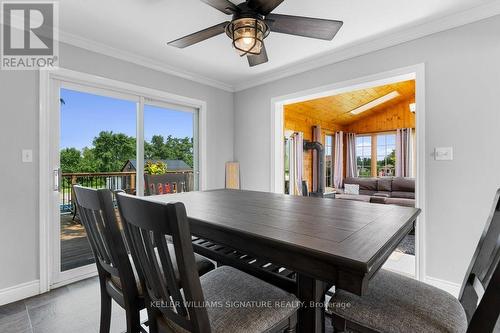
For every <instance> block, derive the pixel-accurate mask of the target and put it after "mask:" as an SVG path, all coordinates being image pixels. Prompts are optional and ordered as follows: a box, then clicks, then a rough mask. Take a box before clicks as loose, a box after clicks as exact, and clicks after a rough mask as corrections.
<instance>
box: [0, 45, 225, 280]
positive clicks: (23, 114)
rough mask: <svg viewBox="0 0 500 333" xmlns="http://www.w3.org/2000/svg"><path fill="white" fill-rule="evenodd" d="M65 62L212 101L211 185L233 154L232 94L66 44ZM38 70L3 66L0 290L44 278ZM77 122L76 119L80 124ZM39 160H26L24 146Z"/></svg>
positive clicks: (0, 97)
mask: <svg viewBox="0 0 500 333" xmlns="http://www.w3.org/2000/svg"><path fill="white" fill-rule="evenodd" d="M60 59H61V67H64V68H68V69H72V70H76V71H81V72H85V73H89V74H94V75H99V76H104V77H108V78H111V79H115V80H120V81H124V82H129V83H133V84H137V85H141V86H145V87H150V88H154V89H158V90H164V91H167V92H170V93H174V94H178V95H182V96H186V97H191V98H196V99H200V100H204V101H206V102H207V173H208V179H207V186H208V188H220V187H224V163H225V162H226V161H230V160H232V159H233V137H234V135H233V123H234V121H233V107H234V101H233V93H230V92H226V91H223V90H220V89H216V88H212V87H208V86H205V85H202V84H198V83H195V82H192V81H189V80H185V79H181V78H178V77H175V76H172V75H167V74H164V73H161V72H158V71H154V70H150V69H147V68H144V67H141V66H137V65H134V64H131V63H128V62H124V61H121V60H117V59H115V58H111V57H107V56H103V55H100V54H96V53H93V52H89V51H86V50H83V49H80V48H76V47H73V46H69V45H66V44H62V45H61V47H60ZM38 86H39V83H38V73H37V72H35V71H0V112H1V121H0V153H1V160H0V177H1V179H2V182H1V183H2V186H1V189H0V271H1V274H0V289H3V288H6V287H9V286H14V285H17V284H20V283H23V282H28V281H33V280H36V279H38V278H39V269H38V252H39V251H38V238H39V235H38V95H39V93H38ZM75 125H76V124H75ZM23 148H31V149H33V150H34V156H33V158H34V163H32V164H26V163H22V162H21V149H23Z"/></svg>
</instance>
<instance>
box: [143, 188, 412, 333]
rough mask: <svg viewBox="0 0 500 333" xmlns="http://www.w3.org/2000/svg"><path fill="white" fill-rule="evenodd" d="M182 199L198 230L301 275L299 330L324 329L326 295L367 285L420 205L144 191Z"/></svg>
mask: <svg viewBox="0 0 500 333" xmlns="http://www.w3.org/2000/svg"><path fill="white" fill-rule="evenodd" d="M146 199H147V200H151V201H155V202H164V203H168V202H182V203H183V204H184V205H185V207H186V211H187V215H188V220H189V223H190V228H191V233H192V234H193V235H194V236H197V237H200V238H203V239H207V240H210V241H212V242H214V243H217V244H223V245H226V246H229V247H231V248H234V249H236V250H238V251H241V252H242V253H246V254H249V255H251V256H255V257H256V258H264V259H266V260H268V261H270V262H272V263H273V264H275V265H277V267H284V268H286V269H288V270H293V271H294V272H295V274H296V290H295V295H296V296H297V298H298V299H299V300H300V301H301V303H302V306H301V308H300V309H299V312H298V331H299V332H307V333H313V332H324V329H325V294H326V292H327V291H328V290H329V289H330V288H332V286H335V288H336V289H342V290H346V291H349V292H351V293H354V294H357V295H359V296H360V297H363V295H364V294H365V293H366V292H367V290H368V288H369V286H370V280H371V279H372V278H373V277H374V276H375V274H377V271H378V270H379V269H380V268H381V267H382V266H383V264H384V263H385V261H386V260H387V259H388V258H389V256H390V255H391V253H392V252H393V251H394V250H395V249H396V247H397V245H398V244H399V243H400V242H401V241H402V240H403V238H404V237H405V236H406V235H407V234H408V233H409V232H410V231H411V230H412V229H413V228H414V226H415V221H416V219H417V217H418V215H419V214H420V209H418V208H413V207H403V206H397V205H387V204H375V203H367V202H358V201H354V200H345V199H331V198H317V197H304V196H292V195H284V194H277V193H269V192H260V191H247V190H229V189H221V190H209V191H193V192H185V193H177V194H166V195H156V196H149V197H146Z"/></svg>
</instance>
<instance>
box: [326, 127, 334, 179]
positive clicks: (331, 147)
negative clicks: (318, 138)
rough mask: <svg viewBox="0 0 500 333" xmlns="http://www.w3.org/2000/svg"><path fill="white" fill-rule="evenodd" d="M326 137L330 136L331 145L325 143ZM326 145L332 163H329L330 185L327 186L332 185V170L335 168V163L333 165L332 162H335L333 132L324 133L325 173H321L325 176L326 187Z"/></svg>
mask: <svg viewBox="0 0 500 333" xmlns="http://www.w3.org/2000/svg"><path fill="white" fill-rule="evenodd" d="M328 137H330V138H331V139H332V144H331V146H327V144H326V140H327V138H328ZM327 147H330V154H331V156H332V165H331V172H330V184H331V185H332V186H329V187H333V178H334V177H333V172H334V170H335V165H334V162H335V160H334V157H335V134H333V133H326V134H325V174H324V175H323V176H324V177H325V187H327V177H326V175H327V172H326V171H327V166H326V153H327V151H328V149H327Z"/></svg>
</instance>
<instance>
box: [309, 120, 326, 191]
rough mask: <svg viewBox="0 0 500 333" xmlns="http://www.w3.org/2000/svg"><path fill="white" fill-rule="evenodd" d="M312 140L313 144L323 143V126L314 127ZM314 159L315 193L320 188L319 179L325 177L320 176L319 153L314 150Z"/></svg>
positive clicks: (313, 188) (313, 186) (313, 183)
mask: <svg viewBox="0 0 500 333" xmlns="http://www.w3.org/2000/svg"><path fill="white" fill-rule="evenodd" d="M312 131H313V132H312V140H313V142H320V143H321V141H322V140H321V126H319V125H317V126H313V130H312ZM312 157H313V165H312V167H313V169H312V170H313V171H312V174H313V179H312V191H313V192H318V187H319V180H320V178H319V177H324V175H318V152H317V151H316V150H315V149H313V151H312Z"/></svg>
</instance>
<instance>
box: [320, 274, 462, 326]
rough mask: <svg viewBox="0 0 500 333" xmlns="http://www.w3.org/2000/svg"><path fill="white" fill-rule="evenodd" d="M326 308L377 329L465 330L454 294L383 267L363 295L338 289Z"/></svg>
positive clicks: (460, 308) (460, 310)
mask: <svg viewBox="0 0 500 333" xmlns="http://www.w3.org/2000/svg"><path fill="white" fill-rule="evenodd" d="M346 304H349V306H345V305H346ZM329 310H330V311H331V312H332V313H333V314H336V315H338V316H340V317H342V318H345V319H346V320H348V321H351V322H354V323H356V324H359V325H361V326H364V327H367V328H370V329H372V330H374V331H377V332H387V333H406V332H412V333H434V332H443V333H444V332H447V333H451V332H453V333H455V332H465V331H466V330H467V319H466V316H465V311H464V309H463V307H462V306H461V305H460V303H459V302H458V300H457V299H456V298H455V297H453V296H452V295H450V294H448V293H447V292H445V291H443V290H441V289H438V288H435V287H433V286H430V285H428V284H425V283H422V282H419V281H417V280H414V279H411V278H408V277H405V276H402V275H399V274H396V273H392V272H389V271H387V270H380V271H379V272H378V273H376V275H375V277H374V278H373V279H372V280H371V281H370V283H369V287H368V292H367V294H366V295H364V296H362V297H360V296H357V295H354V294H351V293H349V292H346V291H343V290H338V291H337V292H336V293H335V295H334V296H333V297H332V298H331V300H330V303H329Z"/></svg>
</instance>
